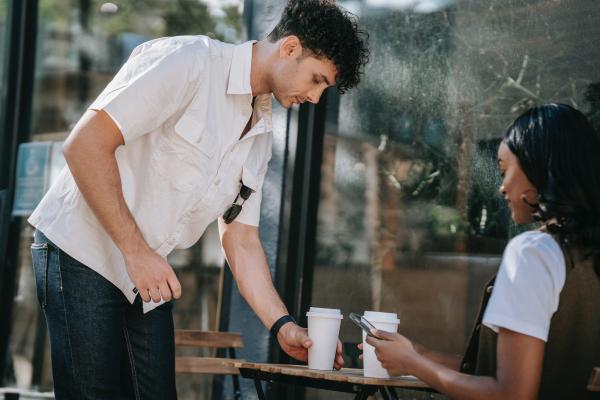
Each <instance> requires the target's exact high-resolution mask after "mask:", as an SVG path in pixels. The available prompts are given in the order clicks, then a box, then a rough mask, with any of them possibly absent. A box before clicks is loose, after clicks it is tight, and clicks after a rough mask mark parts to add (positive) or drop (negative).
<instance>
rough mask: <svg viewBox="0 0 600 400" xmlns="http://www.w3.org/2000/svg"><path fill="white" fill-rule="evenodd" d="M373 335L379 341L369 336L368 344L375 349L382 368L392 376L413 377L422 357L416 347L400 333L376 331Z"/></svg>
mask: <svg viewBox="0 0 600 400" xmlns="http://www.w3.org/2000/svg"><path fill="white" fill-rule="evenodd" d="M373 334H374V335H375V336H377V337H378V338H379V339H377V338H374V337H371V336H367V343H369V344H370V345H371V346H373V347H374V348H375V355H376V356H377V359H378V360H379V362H381V366H382V367H383V368H385V369H387V371H388V373H389V374H390V375H391V376H399V375H412V370H413V366H414V365H415V362H416V361H417V360H418V359H419V357H421V355H420V354H419V352H418V350H417V348H416V346H415V345H413V343H412V342H411V341H410V340H408V339H407V338H406V337H404V336H402V335H400V334H399V333H390V332H384V331H380V330H376V331H374V332H373ZM361 347H362V346H361Z"/></svg>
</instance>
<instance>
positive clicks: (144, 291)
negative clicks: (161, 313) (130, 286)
mask: <svg viewBox="0 0 600 400" xmlns="http://www.w3.org/2000/svg"><path fill="white" fill-rule="evenodd" d="M138 293H139V294H140V297H141V298H142V301H143V302H144V303H148V302H149V301H150V300H151V299H150V295H149V294H148V289H139V288H138Z"/></svg>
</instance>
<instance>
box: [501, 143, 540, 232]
mask: <svg viewBox="0 0 600 400" xmlns="http://www.w3.org/2000/svg"><path fill="white" fill-rule="evenodd" d="M498 166H499V167H500V174H501V175H502V185H501V186H500V193H501V194H502V196H503V197H504V199H505V200H506V201H507V202H508V206H509V207H510V211H511V212H512V219H513V221H515V222H516V223H517V224H527V223H530V222H533V215H532V213H533V212H534V211H535V210H534V209H533V208H532V207H531V206H529V205H528V204H527V203H529V204H537V203H538V192H537V190H536V189H535V187H534V186H533V184H532V183H531V182H529V179H527V176H525V173H524V172H523V170H522V169H521V166H520V165H519V159H518V158H517V156H515V155H514V154H513V153H512V151H510V149H509V148H508V146H507V145H506V144H505V143H504V142H502V143H501V144H500V147H499V148H498ZM526 201H527V202H526Z"/></svg>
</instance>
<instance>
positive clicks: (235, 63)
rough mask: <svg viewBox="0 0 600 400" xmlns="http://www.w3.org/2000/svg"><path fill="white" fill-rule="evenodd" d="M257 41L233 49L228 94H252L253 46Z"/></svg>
mask: <svg viewBox="0 0 600 400" xmlns="http://www.w3.org/2000/svg"><path fill="white" fill-rule="evenodd" d="M254 43H256V40H251V41H249V42H246V43H242V44H240V45H237V46H235V47H234V48H233V56H232V57H231V68H230V70H229V84H228V85H227V94H249V95H251V94H252V87H251V86H250V67H251V66H252V45H253V44H254Z"/></svg>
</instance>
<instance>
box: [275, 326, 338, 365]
mask: <svg viewBox="0 0 600 400" xmlns="http://www.w3.org/2000/svg"><path fill="white" fill-rule="evenodd" d="M277 340H278V341H279V345H280V346H281V348H282V349H283V351H285V352H286V353H287V354H288V355H289V356H290V357H293V358H295V359H296V360H300V361H304V362H307V361H308V349H309V348H310V346H312V341H311V340H310V338H309V337H308V329H306V328H302V327H300V326H298V325H296V324H294V323H292V322H288V323H287V324H285V325H283V326H282V327H281V329H280V330H279V333H278V334H277ZM335 353H336V354H335V359H334V360H333V367H334V368H335V369H341V368H342V367H343V366H344V357H342V342H340V341H339V340H338V344H337V347H336V351H335Z"/></svg>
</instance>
